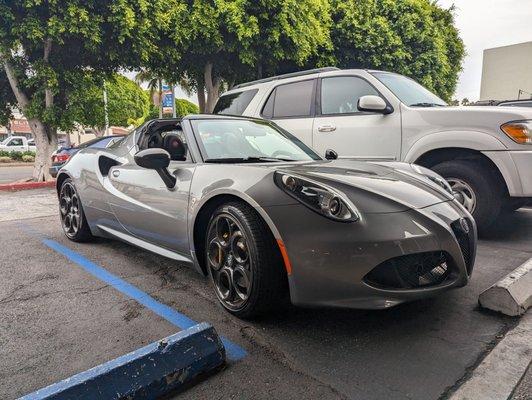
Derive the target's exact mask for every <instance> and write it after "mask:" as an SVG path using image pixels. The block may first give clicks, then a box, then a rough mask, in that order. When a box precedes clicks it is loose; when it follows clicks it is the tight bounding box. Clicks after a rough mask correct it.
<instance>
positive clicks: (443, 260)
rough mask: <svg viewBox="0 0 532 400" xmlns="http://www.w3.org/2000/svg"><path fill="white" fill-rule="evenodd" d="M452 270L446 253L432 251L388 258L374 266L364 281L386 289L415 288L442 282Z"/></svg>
mask: <svg viewBox="0 0 532 400" xmlns="http://www.w3.org/2000/svg"><path fill="white" fill-rule="evenodd" d="M452 272H453V269H452V268H451V266H450V264H449V263H448V262H447V256H446V253H444V252H442V251H432V252H425V253H416V254H408V255H404V256H399V257H394V258H391V259H389V260H386V261H384V262H383V263H381V264H379V265H377V266H376V267H375V268H373V269H372V270H371V271H370V272H369V273H368V274H367V275H366V276H365V277H364V281H365V282H366V283H368V284H370V285H372V286H376V287H380V288H384V289H415V288H421V287H429V286H436V285H439V284H442V283H444V282H445V281H446V280H447V279H448V278H449V277H450V276H451V275H452Z"/></svg>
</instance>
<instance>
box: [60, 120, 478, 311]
mask: <svg viewBox="0 0 532 400" xmlns="http://www.w3.org/2000/svg"><path fill="white" fill-rule="evenodd" d="M57 193H58V196H59V203H60V206H59V209H60V216H61V223H62V227H63V230H64V233H65V235H66V236H67V237H68V238H69V239H71V240H74V241H80V242H81V241H87V240H90V239H91V238H93V237H94V236H100V237H106V238H112V239H119V240H122V241H124V242H128V243H130V244H132V245H135V246H138V247H141V248H143V249H146V250H149V251H152V252H155V253H157V254H159V255H161V256H165V257H169V258H171V259H174V260H176V261H177V262H179V263H185V264H190V265H191V266H193V268H195V269H196V270H197V271H198V272H199V273H200V274H203V275H204V276H208V277H209V279H210V281H211V282H212V286H213V289H214V293H215V295H216V297H217V299H218V300H219V302H220V303H221V304H222V305H223V307H225V309H227V310H228V311H229V312H231V313H233V314H235V315H237V316H239V317H241V318H250V317H253V316H256V315H258V314H261V313H264V312H267V311H271V310H272V309H274V308H275V307H279V306H280V305H282V304H283V302H285V301H287V300H290V301H291V302H292V303H293V304H295V305H305V306H335V307H353V308H365V309H380V308H387V307H391V306H394V305H397V304H399V303H402V302H405V301H411V300H415V299H420V298H424V297H428V296H434V295H436V294H439V293H442V292H445V291H448V290H449V289H452V288H457V287H461V286H465V285H466V284H467V283H468V280H469V278H470V276H471V272H472V269H473V264H474V260H475V252H476V226H475V222H474V221H473V219H472V217H471V215H470V214H469V213H468V212H467V211H466V210H465V209H464V208H463V207H462V206H461V205H460V204H459V203H458V201H456V200H455V199H454V196H453V194H452V191H451V189H450V187H449V185H448V184H447V183H446V182H445V181H444V180H443V179H442V178H441V177H440V176H439V175H437V174H435V173H434V172H432V171H430V170H428V169H425V168H422V167H420V166H417V165H411V164H405V163H398V162H372V161H354V160H348V159H337V154H336V152H334V151H333V150H330V151H328V152H327V154H326V157H325V158H322V157H320V156H319V155H318V154H316V153H315V152H314V151H313V150H311V149H310V148H309V147H307V146H306V145H305V144H303V143H302V142H301V141H300V140H298V139H297V138H295V137H294V136H292V135H291V134H290V133H288V132H286V131H284V130H283V129H281V128H279V127H278V126H277V125H275V124H274V123H272V122H268V121H264V120H259V119H250V118H241V117H230V116H214V115H196V116H188V117H186V118H183V119H181V120H178V119H166V120H152V121H149V122H147V123H145V124H144V125H142V126H141V127H139V128H138V129H136V130H135V131H133V132H132V133H131V134H129V135H128V136H126V137H124V138H122V139H120V140H118V141H114V142H113V144H111V145H110V146H109V147H107V148H86V149H83V150H81V151H80V152H78V153H77V154H76V155H75V156H74V157H72V159H71V160H69V161H68V162H67V163H66V164H65V165H64V167H63V168H62V169H61V170H60V171H59V174H58V177H57Z"/></svg>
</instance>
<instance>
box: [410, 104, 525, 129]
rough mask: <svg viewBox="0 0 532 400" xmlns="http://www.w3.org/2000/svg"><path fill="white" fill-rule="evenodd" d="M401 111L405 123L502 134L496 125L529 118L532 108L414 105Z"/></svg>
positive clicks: (434, 127) (433, 127)
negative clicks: (415, 106) (414, 106)
mask: <svg viewBox="0 0 532 400" xmlns="http://www.w3.org/2000/svg"><path fill="white" fill-rule="evenodd" d="M403 108H404V107H403ZM403 111H404V117H405V120H406V124H407V126H417V124H422V125H423V126H430V127H431V128H432V129H433V130H434V131H441V130H449V129H456V130H476V131H480V132H490V133H497V134H501V135H503V133H502V131H500V129H499V127H500V126H501V125H502V124H505V123H506V122H509V121H519V120H524V119H532V109H529V108H526V107H510V106H508V107H495V106H467V107H425V108H423V107H417V108H406V109H405V110H403ZM419 119H421V120H422V121H423V122H421V121H420V120H419Z"/></svg>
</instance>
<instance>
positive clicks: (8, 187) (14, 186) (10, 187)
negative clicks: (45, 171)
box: [0, 180, 55, 192]
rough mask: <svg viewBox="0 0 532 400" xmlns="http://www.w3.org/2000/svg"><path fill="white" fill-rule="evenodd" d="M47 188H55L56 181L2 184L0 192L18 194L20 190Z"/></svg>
mask: <svg viewBox="0 0 532 400" xmlns="http://www.w3.org/2000/svg"><path fill="white" fill-rule="evenodd" d="M47 187H55V180H53V181H47V182H11V183H1V184H0V191H2V190H3V191H11V192H16V191H18V190H29V189H40V188H47Z"/></svg>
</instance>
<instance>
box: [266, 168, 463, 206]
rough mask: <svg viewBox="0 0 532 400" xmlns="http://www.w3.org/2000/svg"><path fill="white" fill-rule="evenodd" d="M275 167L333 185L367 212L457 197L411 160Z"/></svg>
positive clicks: (435, 202)
mask: <svg viewBox="0 0 532 400" xmlns="http://www.w3.org/2000/svg"><path fill="white" fill-rule="evenodd" d="M274 168H275V169H276V170H277V171H279V172H284V173H288V174H294V175H297V176H299V177H301V178H308V179H312V180H314V181H317V182H320V183H323V184H325V185H328V186H331V187H333V188H335V189H336V190H339V191H341V192H342V193H344V194H345V195H346V196H347V197H349V199H350V200H351V201H352V202H353V203H354V204H355V205H356V207H357V208H359V210H360V211H362V212H366V213H382V212H402V211H406V210H408V209H412V208H424V207H428V206H431V205H433V204H437V203H441V202H444V201H450V200H452V199H453V197H452V196H451V195H450V194H449V193H447V192H445V191H444V190H443V189H442V188H440V187H439V186H438V185H437V184H435V183H433V182H432V181H431V180H430V179H429V178H428V177H427V176H425V175H423V174H420V173H419V172H417V171H416V169H417V170H418V171H419V170H420V169H419V167H418V166H415V167H414V166H412V165H411V164H407V163H400V162H389V163H388V162H369V161H354V160H335V161H323V162H317V163H316V162H314V163H308V164H292V165H282V166H277V167H274ZM427 172H428V173H431V172H430V171H427Z"/></svg>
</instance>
